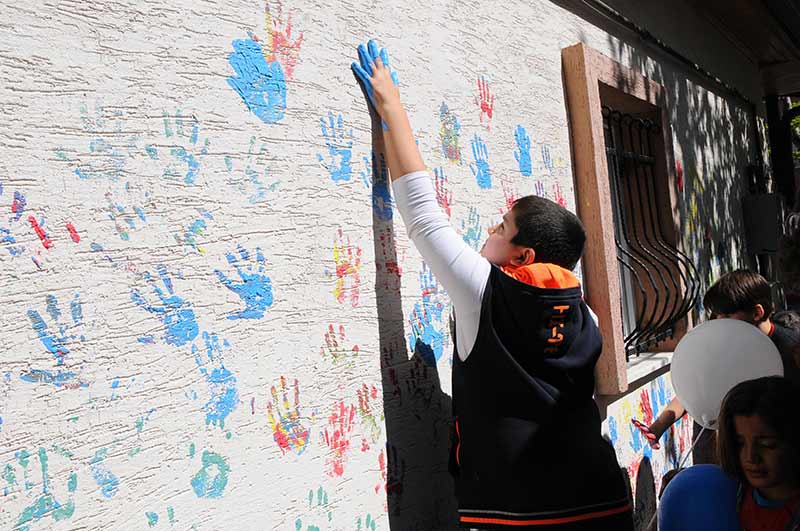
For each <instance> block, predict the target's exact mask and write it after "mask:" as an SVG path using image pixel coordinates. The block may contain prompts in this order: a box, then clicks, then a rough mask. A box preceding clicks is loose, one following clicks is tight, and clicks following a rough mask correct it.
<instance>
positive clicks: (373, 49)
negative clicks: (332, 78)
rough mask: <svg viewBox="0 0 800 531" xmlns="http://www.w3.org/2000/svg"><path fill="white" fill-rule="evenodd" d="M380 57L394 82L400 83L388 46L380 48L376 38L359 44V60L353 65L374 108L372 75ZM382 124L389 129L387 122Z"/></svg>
mask: <svg viewBox="0 0 800 531" xmlns="http://www.w3.org/2000/svg"><path fill="white" fill-rule="evenodd" d="M378 57H380V59H381V62H382V63H383V65H384V66H385V67H386V68H388V69H389V72H390V75H391V77H392V82H393V83H394V84H395V85H399V84H400V80H399V78H398V77H397V72H395V71H394V70H393V69H392V65H391V64H390V63H389V52H387V51H386V48H380V49H378V43H377V42H375V41H374V40H370V41H369V42H368V43H367V45H366V46H365V45H363V44H359V45H358V62H357V63H355V62H354V63H353V64H352V65H351V68H352V69H353V72H354V73H355V75H356V77H357V78H358V80H359V81H360V82H361V84H362V86H363V87H364V92H366V93H367V98H368V99H369V102H370V104H371V105H372V107H373V108H374V107H375V97H374V90H373V88H372V82H371V80H370V78H371V77H372V63H373V62H375V59H376V58H378ZM382 125H383V128H384V130H388V127H387V126H386V122H382Z"/></svg>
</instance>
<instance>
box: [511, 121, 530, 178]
mask: <svg viewBox="0 0 800 531" xmlns="http://www.w3.org/2000/svg"><path fill="white" fill-rule="evenodd" d="M514 139H515V140H516V141H517V149H516V151H514V158H515V159H517V164H519V172H520V173H521V174H522V175H524V176H525V177H530V176H531V139H530V137H529V136H528V133H527V131H525V128H524V127H522V126H521V125H518V126H517V129H516V131H514Z"/></svg>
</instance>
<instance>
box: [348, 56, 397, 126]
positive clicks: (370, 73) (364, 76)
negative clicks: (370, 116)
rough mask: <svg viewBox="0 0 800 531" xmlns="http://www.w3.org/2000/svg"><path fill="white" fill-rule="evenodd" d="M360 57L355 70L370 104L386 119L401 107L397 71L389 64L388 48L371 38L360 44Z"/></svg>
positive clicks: (353, 65) (354, 67) (354, 66)
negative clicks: (392, 111) (380, 47)
mask: <svg viewBox="0 0 800 531" xmlns="http://www.w3.org/2000/svg"><path fill="white" fill-rule="evenodd" d="M358 57H359V62H358V63H355V62H354V63H353V64H352V68H353V72H355V74H356V77H357V78H358V79H359V81H360V82H361V84H362V85H363V88H364V91H365V92H366V94H367V97H368V98H369V102H370V104H372V106H373V108H374V109H375V110H376V111H378V114H380V115H381V118H383V119H384V121H385V120H386V115H387V114H389V113H390V112H391V110H393V109H395V108H397V107H401V106H400V91H399V90H398V88H397V84H398V80H397V73H396V72H393V71H392V69H391V67H390V65H389V54H388V53H387V52H386V48H382V49H379V48H378V44H377V43H376V42H375V41H374V40H370V41H369V43H368V44H367V46H364V45H363V44H360V45H359V46H358Z"/></svg>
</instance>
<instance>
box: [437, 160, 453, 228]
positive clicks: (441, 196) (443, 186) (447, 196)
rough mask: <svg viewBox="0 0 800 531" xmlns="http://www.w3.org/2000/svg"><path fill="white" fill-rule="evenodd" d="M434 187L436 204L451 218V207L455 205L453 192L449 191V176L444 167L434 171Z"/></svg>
mask: <svg viewBox="0 0 800 531" xmlns="http://www.w3.org/2000/svg"><path fill="white" fill-rule="evenodd" d="M433 176H434V181H433V182H434V185H435V186H436V202H437V203H439V206H440V207H442V210H444V211H445V212H446V213H447V217H448V218H449V217H450V207H451V206H452V204H453V192H452V191H450V190H448V189H447V176H446V175H445V174H444V169H443V168H442V167H439V168H434V169H433Z"/></svg>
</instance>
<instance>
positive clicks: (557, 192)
mask: <svg viewBox="0 0 800 531" xmlns="http://www.w3.org/2000/svg"><path fill="white" fill-rule="evenodd" d="M553 200H554V201H555V202H556V203H558V206H560V207H562V208H567V199H566V198H565V197H564V194H563V193H562V192H561V186H560V185H559V184H558V183H555V184H553Z"/></svg>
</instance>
